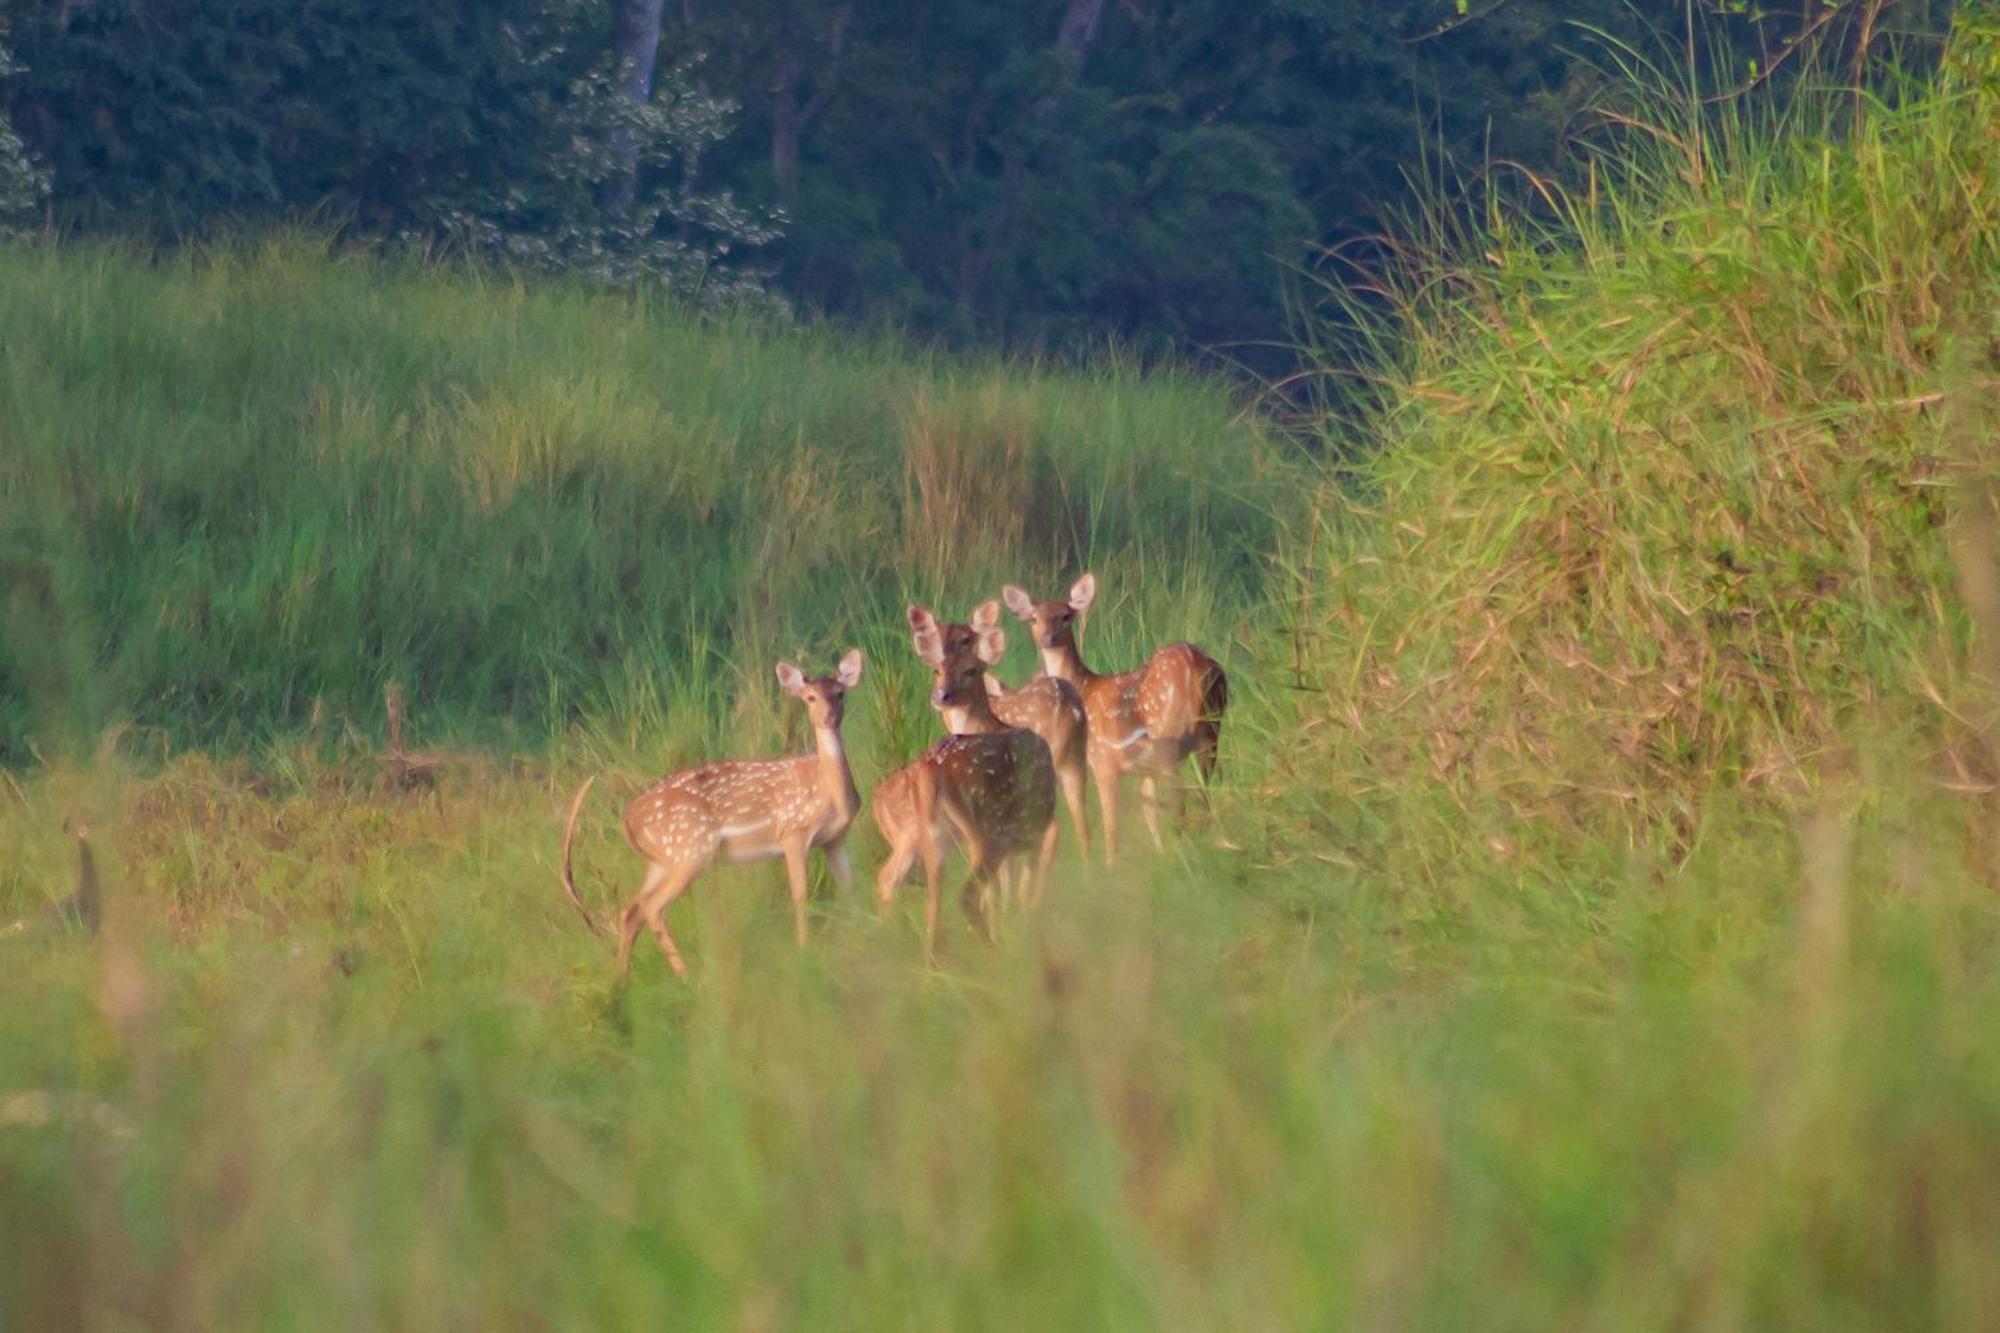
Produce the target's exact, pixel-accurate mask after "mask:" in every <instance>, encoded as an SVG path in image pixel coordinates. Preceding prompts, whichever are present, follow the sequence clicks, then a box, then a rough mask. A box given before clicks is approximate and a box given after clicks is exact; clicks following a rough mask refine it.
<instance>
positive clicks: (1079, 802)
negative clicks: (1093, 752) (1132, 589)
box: [909, 598, 1090, 856]
mask: <svg viewBox="0 0 2000 1333" xmlns="http://www.w3.org/2000/svg"><path fill="white" fill-rule="evenodd" d="M909 614H910V628H911V629H912V630H913V631H919V632H921V631H923V630H925V629H929V630H931V631H933V632H935V633H936V635H937V637H938V642H939V643H940V644H941V645H942V646H943V648H944V655H945V656H946V657H947V658H952V659H954V660H958V661H966V660H976V661H978V662H979V663H980V666H981V667H982V669H984V668H990V667H992V666H994V665H996V664H997V658H996V659H995V660H992V661H989V660H986V659H985V658H982V657H980V645H981V644H982V643H984V644H986V645H987V646H988V647H993V646H995V645H997V649H996V651H1004V650H1005V648H1006V646H1007V639H1006V635H1005V633H1004V632H1003V631H1002V630H1001V628H1000V602H999V599H998V598H995V599H993V600H992V601H987V602H982V603H980V604H979V605H978V606H976V607H974V608H973V609H972V615H971V617H970V618H969V621H968V623H966V624H963V625H961V624H957V623H953V622H947V621H940V620H939V619H937V618H936V617H935V616H933V615H932V614H931V613H930V612H929V611H926V610H924V608H922V607H920V606H913V607H911V608H910V612H909ZM920 617H921V618H920ZM985 683H986V697H987V702H988V703H990V704H991V705H992V708H993V715H994V716H995V717H997V718H999V719H1000V721H1001V722H1002V723H1003V724H1004V725H1006V726H1010V727H1021V728H1023V729H1025V730H1027V731H1032V732H1034V733H1035V734H1036V735H1037V736H1040V737H1041V738H1042V742H1043V743H1044V744H1045V745H1047V746H1048V747H1049V758H1050V759H1051V760H1053V761H1054V762H1055V766H1056V787H1057V788H1058V789H1059V790H1060V791H1061V793H1062V798H1063V804H1064V805H1066V806H1067V807H1068V808H1069V818H1070V824H1071V826H1072V827H1073V828H1074V829H1075V831H1076V839H1077V844H1078V845H1079V846H1080V847H1082V848H1083V851H1084V854H1085V855H1086V856H1087V855H1088V854H1089V852H1090V824H1089V821H1088V820H1087V819H1086V818H1085V815H1084V809H1083V784H1084V777H1085V774H1086V773H1087V772H1088V771H1089V769H1088V764H1089V747H1088V741H1089V735H1090V721H1089V718H1088V717H1087V716H1086V715H1085V713H1084V711H1083V696H1082V695H1080V694H1078V693H1077V691H1076V687H1075V686H1074V685H1071V684H1070V683H1069V682H1068V681H1066V680H1059V679H1057V678H1056V677H1054V676H1036V677H1034V678H1033V679H1031V680H1027V681H1024V682H1022V683H1021V684H1020V685H1017V686H1015V687H1014V688H1012V689H1009V688H1008V687H1007V686H1005V685H1003V684H1001V682H1000V681H999V680H998V679H997V678H995V677H994V675H993V674H992V672H991V671H990V670H987V671H986V674H985Z"/></svg>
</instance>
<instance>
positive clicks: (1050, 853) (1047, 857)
mask: <svg viewBox="0 0 2000 1333" xmlns="http://www.w3.org/2000/svg"><path fill="white" fill-rule="evenodd" d="M1061 836H1062V835H1061V832H1060V830H1058V829H1057V827H1056V821H1055V819H1054V817H1053V816H1051V817H1050V819H1049V826H1048V827H1047V828H1045V829H1043V830H1042V846H1041V850H1039V851H1038V852H1036V853H1035V876H1034V878H1033V879H1031V880H1029V881H1028V906H1030V907H1039V906H1041V902H1042V893H1043V891H1044V890H1046V889H1047V888H1048V886H1049V866H1050V865H1051V864H1052V863H1053V862H1054V861H1055V859H1056V843H1057V841H1058V840H1059V839H1060V838H1061Z"/></svg>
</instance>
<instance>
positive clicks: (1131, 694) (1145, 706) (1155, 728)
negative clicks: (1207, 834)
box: [1001, 574, 1229, 862]
mask: <svg viewBox="0 0 2000 1333" xmlns="http://www.w3.org/2000/svg"><path fill="white" fill-rule="evenodd" d="M1001 596H1002V597H1003V599H1004V600H1005V601H1006V603H1007V609H1008V610H1009V611H1012V612H1013V613H1014V614H1015V616H1017V617H1019V618H1020V619H1021V620H1023V621H1025V622H1027V624H1028V625H1029V627H1030V628H1031V630H1032V631H1033V633H1034V638H1035V649H1036V651H1037V652H1039V653H1040V654H1041V658H1042V671H1043V673H1044V674H1045V675H1049V676H1054V677H1057V678H1058V679H1061V680H1066V681H1068V682H1069V683H1070V684H1072V685H1074V686H1075V687H1076V689H1077V692H1078V693H1079V694H1080V695H1082V696H1083V708H1084V712H1085V714H1087V715H1088V717H1089V719H1090V733H1089V746H1088V751H1089V760H1090V773H1091V779H1092V781H1093V782H1094V784H1095V785H1096V787H1097V808H1098V812H1099V815H1100V816H1101V818H1102V819H1103V821H1104V858H1105V860H1106V861H1107V862H1108V861H1110V860H1111V859H1112V857H1113V856H1114V855H1115V854H1116V852H1117V850H1118V779H1119V777H1120V776H1121V775H1123V774H1126V773H1132V774H1136V775H1137V776H1138V778H1139V796H1140V800H1141V802H1142V806H1141V809H1142V811H1143V813H1144V815H1145V819H1146V830H1147V832H1149V833H1151V834H1152V837H1153V845H1154V846H1155V847H1159V846H1162V845H1164V844H1163V843H1162V842H1161V840H1160V815H1159V794H1158V784H1159V782H1160V781H1161V780H1162V779H1165V780H1166V782H1167V784H1168V787H1169V790H1170V792H1171V795H1172V799H1173V801H1174V804H1175V807H1176V810H1178V808H1179V805H1180V801H1181V790H1180V778H1179V769H1180V764H1181V761H1182V760H1184V759H1186V758H1187V757H1188V756H1189V755H1193V756H1194V760H1195V764H1196V766H1197V767H1198V768H1199V769H1200V770H1201V779H1202V784H1203V788H1202V796H1203V799H1204V800H1206V799H1207V783H1208V781H1209V779H1211V778H1212V777H1214V776H1215V762H1216V747H1217V745H1218V743H1219V742H1220V740H1221V737H1222V712H1223V709H1225V708H1226V707H1228V705H1229V681H1228V678H1227V677H1225V676H1224V675H1223V673H1222V667H1221V666H1220V665H1219V664H1218V663H1217V662H1216V660H1215V659H1214V658H1212V657H1210V656H1209V655H1208V654H1207V653H1205V652H1203V651H1202V650H1201V649H1199V648H1197V647H1195V646H1194V645H1193V644H1191V643H1170V644H1168V645H1167V646H1166V647H1164V648H1161V649H1159V650H1158V651H1157V652H1155V653H1154V654H1153V655H1152V656H1151V657H1149V658H1148V659H1146V664H1145V665H1144V666H1142V667H1139V668H1138V669H1136V670H1133V671H1121V672H1119V673H1117V674H1116V675H1109V676H1100V675H1098V674H1097V673H1096V672H1094V671H1092V670H1091V669H1090V668H1089V667H1087V666H1085V665H1084V664H1083V654H1082V653H1080V652H1079V651H1077V646H1076V624H1077V620H1078V618H1079V617H1081V616H1082V615H1083V614H1084V613H1085V612H1086V611H1088V610H1089V609H1090V605H1091V603H1092V602H1093V601H1095V600H1096V599H1097V576H1096V575H1094V574H1085V575H1084V576H1083V577H1082V578H1080V579H1078V580H1077V581H1076V583H1075V584H1074V585H1072V586H1071V588H1070V590H1069V600H1068V601H1062V602H1037V601H1035V599H1034V598H1032V597H1030V596H1029V595H1028V594H1027V593H1026V592H1025V591H1024V590H1022V589H1020V588H1017V587H1014V586H1012V585H1011V584H1010V585H1009V586H1008V587H1007V588H1006V589H1005V591H1004V592H1003V593H1002V594H1001Z"/></svg>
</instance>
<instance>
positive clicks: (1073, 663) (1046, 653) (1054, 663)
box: [1042, 639, 1097, 689]
mask: <svg viewBox="0 0 2000 1333" xmlns="http://www.w3.org/2000/svg"><path fill="white" fill-rule="evenodd" d="M1042 674H1043V675H1044V676H1054V677H1055V678H1056V679H1057V680H1066V681H1068V682H1069V683H1070V684H1072V685H1074V686H1076V687H1077V688H1079V689H1081V688H1082V687H1083V684H1084V682H1085V681H1088V680H1092V679H1094V678H1095V677H1096V675H1097V673H1096V672H1094V671H1092V670H1091V669H1090V668H1089V667H1087V666H1085V665H1084V664H1083V654H1082V653H1081V652H1080V651H1078V649H1077V646H1076V640H1075V639H1070V640H1068V641H1066V642H1064V643H1062V644H1061V645H1059V646H1057V647H1054V648H1044V649H1042Z"/></svg>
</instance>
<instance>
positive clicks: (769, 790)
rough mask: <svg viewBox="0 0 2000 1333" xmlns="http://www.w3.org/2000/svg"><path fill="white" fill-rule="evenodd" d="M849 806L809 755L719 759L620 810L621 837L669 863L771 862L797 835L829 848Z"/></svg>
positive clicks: (664, 782) (671, 777) (669, 779)
mask: <svg viewBox="0 0 2000 1333" xmlns="http://www.w3.org/2000/svg"><path fill="white" fill-rule="evenodd" d="M854 804H855V803H854V802H852V801H851V800H848V801H843V800H842V799H841V794H840V793H839V792H835V791H831V790H829V789H828V783H827V777H826V773H825V771H824V767H823V765H822V763H821V761H820V758H819V757H818V756H817V755H801V756H798V757H796V758H789V759H725V760H718V761H717V762H714V763H709V764H702V765H700V766H698V767H695V768H689V769H683V770H682V771H680V772H678V773H670V774H668V775H667V776H666V777H664V778H661V779H660V780H659V781H658V782H655V783H654V784H653V785H652V786H650V787H648V788H646V790H644V791H642V792H640V793H639V794H638V796H636V797H634V798H633V800H632V803H631V804H630V805H628V806H626V807H625V837H626V840H627V841H628V842H630V843H631V844H632V846H633V848H634V850H636V851H638V852H639V853H640V854H641V855H642V856H646V857H649V858H651V859H653V860H657V861H666V862H669V863H671V862H674V861H679V860H683V859H687V858H692V857H700V856H706V855H711V854H713V853H714V852H716V851H718V850H719V851H721V852H723V853H725V854H728V855H730V856H732V857H744V858H748V857H757V856H770V855H775V854H776V853H777V852H778V850H779V849H780V848H782V847H783V845H784V844H785V843H787V842H789V841H792V840H794V839H796V838H798V837H800V836H801V835H803V836H805V837H806V839H807V840H808V841H809V842H812V843H823V842H828V841H831V840H832V839H834V838H837V837H839V836H840V835H841V834H842V833H844V832H846V830H847V826H848V824H849V823H850V822H851V821H852V819H853V815H854V810H853V805H854Z"/></svg>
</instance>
